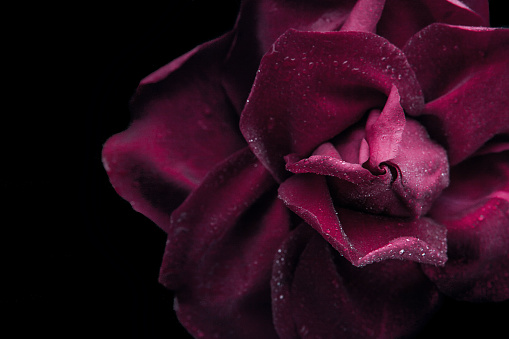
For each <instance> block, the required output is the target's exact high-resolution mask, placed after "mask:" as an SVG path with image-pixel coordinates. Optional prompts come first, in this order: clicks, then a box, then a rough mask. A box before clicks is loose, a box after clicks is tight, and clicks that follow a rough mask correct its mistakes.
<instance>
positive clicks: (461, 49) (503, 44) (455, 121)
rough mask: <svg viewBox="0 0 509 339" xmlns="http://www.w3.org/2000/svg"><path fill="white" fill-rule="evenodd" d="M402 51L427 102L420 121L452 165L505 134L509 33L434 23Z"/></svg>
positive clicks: (508, 101) (508, 99)
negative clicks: (445, 150) (444, 150)
mask: <svg viewBox="0 0 509 339" xmlns="http://www.w3.org/2000/svg"><path fill="white" fill-rule="evenodd" d="M404 52H405V55H406V56H407V58H408V60H409V62H410V64H412V67H413V68H414V70H415V72H416V74H417V78H418V79H419V83H420V84H421V85H422V88H423V92H424V97H425V99H426V102H427V104H426V107H425V109H424V111H422V113H421V114H422V115H421V117H420V120H421V121H422V122H423V124H424V125H425V126H426V127H427V129H428V131H429V133H430V134H431V136H432V137H433V138H434V139H436V140H437V141H439V142H440V143H441V144H442V145H444V147H445V148H446V149H447V151H448V156H449V159H450V163H451V164H452V165H455V164H458V163H459V162H461V161H462V160H464V159H466V158H467V157H469V156H470V155H472V154H473V153H475V152H476V151H477V150H478V149H479V148H480V147H481V146H482V145H483V144H484V143H485V142H487V141H488V140H490V139H491V138H492V137H494V136H496V135H498V134H502V133H508V132H509V110H508V107H509V96H508V95H507V93H508V92H509V82H508V81H507V79H508V78H509V62H507V60H509V29H495V28H476V27H462V26H450V25H443V24H433V25H430V26H429V27H427V28H425V29H423V30H422V31H421V32H419V33H418V34H416V35H415V36H414V37H413V38H412V39H411V40H410V41H409V42H408V44H407V45H406V46H405V48H404ZM407 113H409V114H411V115H414V113H413V112H407Z"/></svg>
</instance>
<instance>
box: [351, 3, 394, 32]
mask: <svg viewBox="0 0 509 339" xmlns="http://www.w3.org/2000/svg"><path fill="white" fill-rule="evenodd" d="M384 5H385V0H358V1H357V3H356V4H355V6H354V8H353V9H352V12H351V13H350V15H349V16H348V19H347V20H346V21H345V23H344V25H343V26H342V27H341V31H343V32H348V31H357V32H369V33H376V26H377V24H378V20H380V17H381V16H382V10H383V9H384Z"/></svg>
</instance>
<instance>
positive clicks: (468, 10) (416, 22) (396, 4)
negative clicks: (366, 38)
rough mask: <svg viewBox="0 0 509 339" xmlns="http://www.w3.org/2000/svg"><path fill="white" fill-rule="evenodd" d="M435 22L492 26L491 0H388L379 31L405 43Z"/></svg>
mask: <svg viewBox="0 0 509 339" xmlns="http://www.w3.org/2000/svg"><path fill="white" fill-rule="evenodd" d="M395 22H397V25H395V24H394V23H395ZM436 22H440V23H447V24H452V25H465V26H489V14H488V1H487V0H481V1H478V0H473V1H459V0H448V1H442V0H438V1H437V0H415V1H406V0H387V2H386V5H385V8H384V11H383V13H382V17H381V19H380V21H379V23H378V26H377V31H376V33H377V34H379V35H381V36H383V37H385V38H387V39H388V40H389V41H390V42H392V43H393V44H395V45H396V46H399V47H402V46H404V45H405V43H406V42H407V41H408V39H410V38H411V37H412V36H413V35H414V34H415V33H417V32H418V31H420V30H421V29H423V28H424V27H426V26H428V25H430V24H433V23H436Z"/></svg>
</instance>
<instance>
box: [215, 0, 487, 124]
mask: <svg viewBox="0 0 509 339" xmlns="http://www.w3.org/2000/svg"><path fill="white" fill-rule="evenodd" d="M373 1H374V3H372V2H373ZM382 2H383V1H380V0H367V1H366V0H362V1H355V0H347V1H341V2H337V1H327V0H325V1H319V0H315V1H283V0H248V1H243V2H242V4H241V9H240V14H239V18H238V20H237V24H236V29H235V34H236V36H235V41H234V43H233V45H232V49H231V50H230V52H229V54H228V58H227V60H226V62H225V69H224V73H223V85H224V87H225V89H226V92H227V93H228V95H229V97H230V100H231V101H232V103H233V105H234V107H235V108H236V110H237V111H238V112H239V114H240V112H241V111H242V109H243V107H244V104H245V101H246V99H247V97H248V95H249V91H250V89H251V85H252V83H253V80H254V77H255V75H256V70H257V69H258V65H259V64H260V60H261V58H262V56H263V55H264V54H265V53H266V52H268V51H270V50H271V48H272V44H273V43H274V42H275V41H276V40H277V39H278V38H279V37H280V36H281V35H282V34H284V33H285V32H286V31H287V30H288V29H292V28H293V29H296V30H299V31H316V32H327V31H335V30H339V29H341V28H343V29H347V28H348V27H345V25H346V26H351V28H350V29H349V30H361V31H365V32H367V31H369V32H373V33H374V32H375V31H374V30H373V29H374V28H373V27H374V26H376V28H377V30H376V33H377V34H378V35H380V36H383V37H385V38H387V39H388V40H389V41H391V42H392V43H394V44H395V45H397V46H399V47H401V46H403V45H404V44H405V42H406V41H407V40H408V39H409V38H410V37H411V36H412V35H414V34H415V33H417V32H418V31H419V30H421V29H422V28H424V27H426V26H427V25H429V24H431V23H433V22H443V23H449V24H456V25H460V24H461V25H469V26H483V25H484V26H488V3H487V1H485V0H482V1H477V0H471V1H468V2H469V6H466V5H465V3H463V2H460V1H457V0H413V1H412V2H411V4H410V3H409V2H408V1H406V0H388V1H386V5H385V7H383V4H382ZM375 5H376V8H377V9H378V10H377V11H373V8H374V7H375ZM354 7H355V8H354ZM382 9H383V12H381V13H380V11H381V10H382ZM380 14H381V15H382V17H381V18H380ZM379 19H380V21H379ZM346 21H348V22H349V24H348V25H347V24H346V23H345V22H346ZM360 21H362V22H363V23H364V24H365V26H366V24H367V27H366V28H362V27H361V26H362V25H361V24H360ZM378 21H379V22H378ZM394 22H397V23H398V24H397V25H394V24H393V23H394ZM377 23H378V25H377ZM355 25H357V26H358V27H357V26H355Z"/></svg>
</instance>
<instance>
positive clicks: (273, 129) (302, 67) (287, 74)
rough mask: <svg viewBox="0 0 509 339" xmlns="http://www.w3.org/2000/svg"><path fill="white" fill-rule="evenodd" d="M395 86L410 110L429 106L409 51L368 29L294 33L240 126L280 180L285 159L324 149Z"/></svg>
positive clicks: (269, 65)
mask: <svg viewBox="0 0 509 339" xmlns="http://www.w3.org/2000/svg"><path fill="white" fill-rule="evenodd" d="M393 85H395V86H396V87H397V89H398V91H399V95H400V98H401V106H402V107H403V109H405V111H409V112H414V113H415V114H416V113H417V112H418V111H419V110H420V109H421V108H422V104H423V101H422V100H423V98H422V96H421V92H420V86H419V84H418V82H417V80H416V78H415V76H414V74H413V71H412V70H411V68H410V66H409V65H408V63H407V61H406V58H405V56H404V55H403V53H402V52H401V51H400V50H399V49H398V48H396V47H395V46H393V45H391V44H390V43H389V42H388V41H387V40H385V39H383V38H381V37H379V36H376V35H374V34H370V33H361V32H328V33H316V32H297V31H293V30H291V31H288V32H287V33H285V34H284V35H283V36H281V37H280V39H278V41H277V42H276V43H275V44H274V46H273V50H272V51H271V52H270V53H267V54H266V55H265V56H264V58H263V59H262V62H261V65H260V69H259V73H258V75H257V77H256V79H255V83H254V85H253V89H252V91H251V94H250V96H249V102H248V103H247V104H246V106H245V108H244V111H243V112H242V116H241V121H240V128H241V130H242V133H243V135H244V137H245V138H246V140H247V141H248V143H249V144H250V147H251V148H252V150H253V152H254V153H255V154H256V155H257V157H258V158H259V159H260V161H261V162H262V163H263V164H264V165H265V166H266V167H267V168H268V169H269V170H270V171H271V172H272V173H273V174H274V176H275V177H276V178H278V179H279V180H282V179H284V177H285V176H286V173H285V171H284V161H283V157H284V156H286V155H288V154H290V153H297V154H299V155H300V156H304V155H309V153H311V152H312V151H313V149H315V148H316V147H318V146H319V145H320V144H322V143H323V142H325V141H327V140H329V139H331V138H333V137H334V136H336V135H338V134H339V133H341V132H342V131H344V130H345V129H346V128H348V127H349V126H351V125H352V124H354V123H355V122H357V121H359V120H360V119H361V118H362V116H363V115H364V114H365V113H366V112H367V111H369V110H370V109H372V108H380V107H383V105H384V103H385V101H386V99H387V96H389V94H390V92H391V89H392V87H393Z"/></svg>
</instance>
